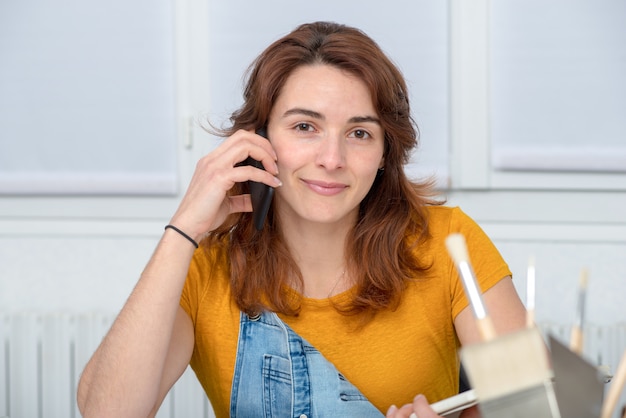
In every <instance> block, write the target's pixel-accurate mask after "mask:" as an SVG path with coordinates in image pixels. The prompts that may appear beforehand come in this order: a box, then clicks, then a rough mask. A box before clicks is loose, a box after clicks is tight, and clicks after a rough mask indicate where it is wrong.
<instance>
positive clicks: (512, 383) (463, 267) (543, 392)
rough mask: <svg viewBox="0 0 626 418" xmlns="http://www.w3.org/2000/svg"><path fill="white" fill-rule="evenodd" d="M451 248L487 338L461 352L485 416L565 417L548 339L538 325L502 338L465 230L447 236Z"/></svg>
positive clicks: (451, 253)
mask: <svg viewBox="0 0 626 418" xmlns="http://www.w3.org/2000/svg"><path fill="white" fill-rule="evenodd" d="M446 247H447V248H448V252H449V253H450V256H451V257H452V259H453V260H454V262H455V264H456V267H457V269H458V271H459V275H460V277H461V279H462V282H463V286H464V288H465V292H466V295H467V297H468V299H469V301H470V304H471V307H472V310H473V312H474V316H475V317H476V321H477V324H478V329H479V331H480V334H481V338H482V342H480V343H477V344H469V345H464V346H463V347H462V348H461V350H460V357H461V362H462V364H463V365H464V367H465V370H466V372H467V375H468V377H469V380H470V384H471V386H472V388H474V390H475V392H476V398H477V400H478V401H479V403H480V410H481V413H482V416H483V418H501V417H503V416H510V417H522V416H524V417H526V416H533V417H535V416H536V417H539V416H541V417H554V418H559V417H560V415H559V411H558V405H557V403H556V397H555V395H554V390H553V388H552V382H551V377H552V374H551V372H550V366H549V362H548V356H547V350H546V347H545V343H544V340H543V337H542V336H541V334H540V333H539V331H538V329H537V328H536V327H528V328H524V329H522V330H520V331H516V332H511V333H508V334H506V335H501V336H497V335H496V332H495V328H494V325H493V322H492V320H491V317H490V316H489V314H488V312H487V309H486V307H485V304H484V301H483V298H482V294H481V292H480V290H479V288H478V284H477V281H476V276H475V273H474V271H473V268H472V266H471V263H470V260H469V255H468V251H467V247H466V243H465V238H464V237H463V236H462V235H460V234H452V235H450V236H448V237H447V238H446Z"/></svg>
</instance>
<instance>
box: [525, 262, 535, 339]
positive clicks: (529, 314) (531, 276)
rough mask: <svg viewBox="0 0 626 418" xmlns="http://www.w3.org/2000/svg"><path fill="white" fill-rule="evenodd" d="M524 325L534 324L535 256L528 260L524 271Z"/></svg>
mask: <svg viewBox="0 0 626 418" xmlns="http://www.w3.org/2000/svg"><path fill="white" fill-rule="evenodd" d="M526 326H527V327H528V328H532V327H534V326H535V258H534V257H530V259H529V260H528V270H527V273H526Z"/></svg>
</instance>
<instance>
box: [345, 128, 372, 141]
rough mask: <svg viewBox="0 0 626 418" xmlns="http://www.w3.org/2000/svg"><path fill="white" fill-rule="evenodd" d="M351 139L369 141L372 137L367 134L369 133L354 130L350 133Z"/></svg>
mask: <svg viewBox="0 0 626 418" xmlns="http://www.w3.org/2000/svg"><path fill="white" fill-rule="evenodd" d="M350 136H351V137H354V138H357V139H369V138H371V137H372V136H371V135H370V134H369V132H367V131H365V130H363V129H355V130H354V131H352V132H351V133H350Z"/></svg>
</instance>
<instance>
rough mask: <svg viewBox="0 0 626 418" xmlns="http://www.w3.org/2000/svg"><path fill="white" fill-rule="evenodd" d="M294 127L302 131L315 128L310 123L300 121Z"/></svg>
mask: <svg viewBox="0 0 626 418" xmlns="http://www.w3.org/2000/svg"><path fill="white" fill-rule="evenodd" d="M294 129H295V130H296V131H300V132H310V131H312V130H313V126H311V124H310V123H306V122H300V123H298V124H297V125H296V126H295V127H294Z"/></svg>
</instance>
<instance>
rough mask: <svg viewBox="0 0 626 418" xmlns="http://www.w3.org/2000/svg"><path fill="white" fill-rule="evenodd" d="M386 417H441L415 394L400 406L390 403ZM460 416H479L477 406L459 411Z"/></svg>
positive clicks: (468, 417) (423, 398)
mask: <svg viewBox="0 0 626 418" xmlns="http://www.w3.org/2000/svg"><path fill="white" fill-rule="evenodd" d="M385 417H386V418H441V415H437V413H436V412H435V411H433V409H432V408H431V407H430V404H429V403H428V401H427V400H426V398H425V397H424V395H417V396H416V397H415V399H413V403H412V404H411V403H409V404H406V405H404V406H402V407H401V408H398V407H396V406H395V405H392V406H391V407H390V408H389V410H388V411H387V415H385ZM460 418H480V412H479V411H478V407H477V406H473V407H471V408H468V409H466V410H464V411H463V412H461V415H460Z"/></svg>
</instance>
